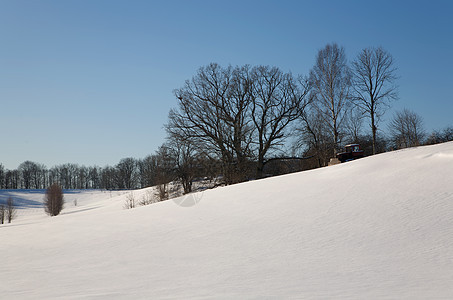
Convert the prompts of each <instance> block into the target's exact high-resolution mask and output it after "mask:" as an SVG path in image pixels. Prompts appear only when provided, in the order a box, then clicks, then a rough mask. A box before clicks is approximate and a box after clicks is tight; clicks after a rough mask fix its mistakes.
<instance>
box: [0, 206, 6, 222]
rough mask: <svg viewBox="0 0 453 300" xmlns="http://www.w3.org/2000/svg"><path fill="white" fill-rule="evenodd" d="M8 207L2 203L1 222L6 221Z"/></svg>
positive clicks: (0, 209)
mask: <svg viewBox="0 0 453 300" xmlns="http://www.w3.org/2000/svg"><path fill="white" fill-rule="evenodd" d="M5 216H6V209H5V205H3V204H0V224H4V223H5Z"/></svg>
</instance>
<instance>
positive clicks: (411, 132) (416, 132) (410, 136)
mask: <svg viewBox="0 0 453 300" xmlns="http://www.w3.org/2000/svg"><path fill="white" fill-rule="evenodd" d="M389 131H390V135H391V139H392V142H393V144H394V146H395V147H396V148H398V149H401V148H408V147H414V146H419V145H421V144H422V142H423V139H424V138H425V136H426V133H425V130H424V129H423V119H422V117H421V116H420V115H418V114H416V113H415V112H413V111H410V110H408V109H403V110H402V111H397V112H396V113H395V115H394V116H393V118H392V120H391V122H390V124H389Z"/></svg>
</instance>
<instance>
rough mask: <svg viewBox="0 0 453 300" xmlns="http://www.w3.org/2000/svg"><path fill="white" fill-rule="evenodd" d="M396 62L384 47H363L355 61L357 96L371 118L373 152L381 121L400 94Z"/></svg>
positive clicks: (354, 78)
mask: <svg viewBox="0 0 453 300" xmlns="http://www.w3.org/2000/svg"><path fill="white" fill-rule="evenodd" d="M396 70H397V68H396V67H395V63H394V61H393V57H392V55H391V54H390V53H389V52H387V51H385V50H384V49H383V48H381V47H378V48H373V47H370V48H366V49H363V50H362V51H361V52H360V53H359V55H358V56H357V58H356V59H355V60H354V61H353V63H352V72H353V77H352V78H353V80H352V87H353V90H354V94H353V100H354V102H355V104H356V105H357V106H358V107H359V108H360V109H361V110H362V112H363V113H364V114H366V115H368V117H369V118H370V127H371V131H372V139H373V154H376V133H377V129H378V127H377V124H378V122H379V121H380V118H381V117H382V115H383V114H384V113H385V111H386V109H387V108H388V106H389V103H390V101H391V100H395V99H397V98H398V93H397V86H396V85H395V81H396V79H397V76H396Z"/></svg>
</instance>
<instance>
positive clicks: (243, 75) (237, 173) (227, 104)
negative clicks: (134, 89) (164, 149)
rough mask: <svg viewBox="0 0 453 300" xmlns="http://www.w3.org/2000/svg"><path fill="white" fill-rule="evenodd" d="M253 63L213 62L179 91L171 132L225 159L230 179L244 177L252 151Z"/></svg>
mask: <svg viewBox="0 0 453 300" xmlns="http://www.w3.org/2000/svg"><path fill="white" fill-rule="evenodd" d="M249 73H250V71H249V67H248V66H244V67H241V68H239V67H237V68H235V69H233V68H232V67H227V68H222V67H220V66H219V65H218V64H210V65H208V66H206V67H202V68H200V69H199V71H198V73H197V75H195V76H194V77H193V78H192V80H190V81H186V83H185V85H184V86H183V87H182V88H180V89H178V90H176V91H175V95H176V98H177V99H178V108H177V109H172V110H171V111H170V114H169V122H168V124H167V125H166V129H167V132H168V133H169V134H170V135H172V136H174V137H177V138H178V139H179V140H181V141H183V140H187V139H191V140H192V141H194V142H195V143H197V144H198V145H200V146H201V145H202V147H204V148H205V149H208V152H210V153H212V154H215V155H216V156H217V157H218V158H219V159H220V160H221V161H222V163H223V169H224V172H223V173H224V174H223V175H224V177H225V180H226V182H227V183H234V182H237V181H241V180H242V179H243V178H242V177H243V175H244V171H245V170H244V165H245V164H246V162H247V158H248V155H249V152H250V145H251V126H250V124H249V123H250V118H249V116H248V114H249V113H250V109H249V108H250V96H249V89H250V88H251V85H250V78H249V77H250V75H249Z"/></svg>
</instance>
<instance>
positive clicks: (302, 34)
mask: <svg viewBox="0 0 453 300" xmlns="http://www.w3.org/2000/svg"><path fill="white" fill-rule="evenodd" d="M452 16H453V1H437V0H431V1H395V0H393V1H382V0H381V1H284V0H278V1H264V0H259V1H247V0H242V1H232V0H229V1H213V0H210V1H209V0H206V1H194V0H190V1H189V0H187V1H186V0H181V1H171V0H170V1H169V0H167V1H126V0H124V1H113V0H105V1H100V0H89V1H88V0H62V1H60V0H54V1H41V0H33V1H23V0H0V163H2V164H3V165H4V166H5V167H6V168H8V169H15V168H17V167H18V165H19V164H20V163H22V162H24V161H25V160H31V161H35V162H38V163H43V164H45V165H46V166H47V167H52V166H54V165H58V164H62V163H78V164H83V165H87V166H89V165H98V166H104V165H115V164H116V163H118V162H119V160H120V159H121V158H125V157H135V158H143V157H145V156H146V155H148V154H152V153H153V152H154V151H155V150H156V149H157V147H158V146H159V145H161V144H162V143H163V142H164V138H165V131H164V129H163V124H164V123H165V122H166V120H167V115H168V111H169V109H170V108H172V107H175V106H176V100H175V98H174V96H173V93H172V92H173V90H174V89H176V88H179V87H181V86H182V85H183V83H184V81H185V80H187V79H190V78H191V77H192V76H193V75H195V73H196V71H197V69H198V68H199V67H201V66H204V65H206V64H208V63H210V62H217V63H219V64H221V65H223V66H226V65H228V64H231V65H243V64H250V65H271V66H277V67H279V68H281V69H282V70H283V71H291V72H292V73H294V74H302V75H306V74H308V72H309V70H310V68H311V67H312V66H313V64H314V61H315V56H316V53H317V51H318V50H319V49H321V48H323V47H324V46H325V45H326V44H327V43H332V42H336V43H338V44H340V45H342V46H344V47H345V49H346V53H347V56H348V59H349V60H353V59H354V57H355V56H356V55H357V53H358V52H359V51H360V50H361V49H363V48H365V47H369V46H382V47H384V48H385V49H386V50H387V51H389V52H390V53H391V54H392V55H393V57H394V60H395V62H396V65H397V67H398V69H399V70H398V75H399V76H400V79H399V80H398V85H399V97H400V99H399V100H398V101H397V102H394V103H393V106H392V110H390V111H389V112H387V114H386V115H385V117H384V118H385V119H389V118H390V117H391V116H392V114H393V112H394V111H395V110H399V109H402V108H409V109H411V110H413V111H415V112H416V113H418V114H420V115H421V116H422V117H423V118H424V121H425V126H426V129H427V130H432V129H440V128H443V127H445V126H448V125H453V93H452V92H451V90H450V89H451V88H452V85H453V17H452ZM383 126H384V125H383ZM382 129H386V128H385V127H384V128H382Z"/></svg>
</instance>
